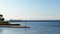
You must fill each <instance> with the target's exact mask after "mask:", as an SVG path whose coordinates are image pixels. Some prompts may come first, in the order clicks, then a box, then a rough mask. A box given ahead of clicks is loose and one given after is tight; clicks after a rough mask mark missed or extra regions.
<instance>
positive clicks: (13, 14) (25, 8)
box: [0, 0, 60, 20]
mask: <svg viewBox="0 0 60 34" xmlns="http://www.w3.org/2000/svg"><path fill="white" fill-rule="evenodd" d="M0 14H3V15H4V18H5V19H22V20H32V19H33V20H41V19H42V20H43V19H49V20H50V19H51V20H52V19H53V20H56V19H57V20H60V0H0Z"/></svg>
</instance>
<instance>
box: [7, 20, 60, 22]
mask: <svg viewBox="0 0 60 34" xmlns="http://www.w3.org/2000/svg"><path fill="white" fill-rule="evenodd" d="M8 22H60V20H9V21H8Z"/></svg>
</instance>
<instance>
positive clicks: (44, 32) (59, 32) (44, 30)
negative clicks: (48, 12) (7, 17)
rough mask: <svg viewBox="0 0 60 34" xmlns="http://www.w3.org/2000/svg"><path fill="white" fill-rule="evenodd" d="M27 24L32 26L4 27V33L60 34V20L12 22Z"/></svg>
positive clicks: (2, 29)
mask: <svg viewBox="0 0 60 34" xmlns="http://www.w3.org/2000/svg"><path fill="white" fill-rule="evenodd" d="M10 23H18V24H21V25H27V26H30V27H31V28H27V29H25V28H2V27H0V30H1V32H2V34H60V27H58V25H59V24H60V22H27V24H25V22H10Z"/></svg>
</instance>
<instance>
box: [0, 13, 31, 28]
mask: <svg viewBox="0 0 60 34" xmlns="http://www.w3.org/2000/svg"><path fill="white" fill-rule="evenodd" d="M0 27H8V28H30V27H27V26H22V25H21V24H10V23H9V22H6V21H4V18H3V15H2V14H0Z"/></svg>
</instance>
